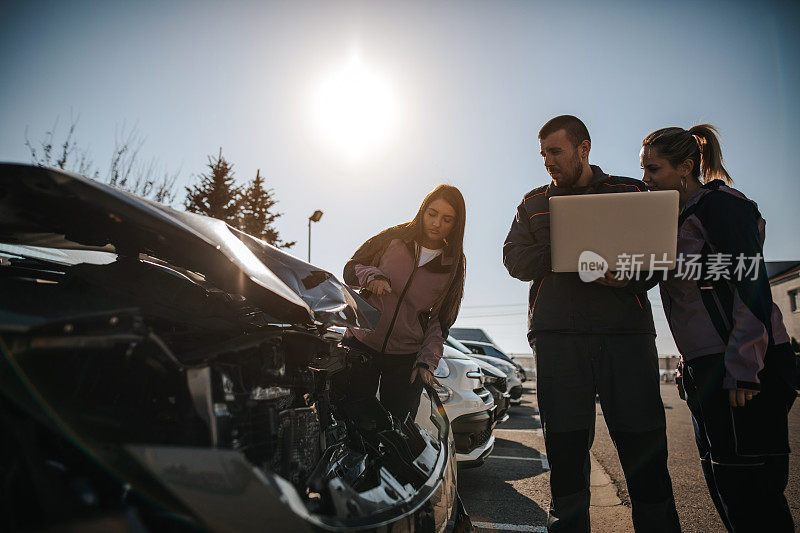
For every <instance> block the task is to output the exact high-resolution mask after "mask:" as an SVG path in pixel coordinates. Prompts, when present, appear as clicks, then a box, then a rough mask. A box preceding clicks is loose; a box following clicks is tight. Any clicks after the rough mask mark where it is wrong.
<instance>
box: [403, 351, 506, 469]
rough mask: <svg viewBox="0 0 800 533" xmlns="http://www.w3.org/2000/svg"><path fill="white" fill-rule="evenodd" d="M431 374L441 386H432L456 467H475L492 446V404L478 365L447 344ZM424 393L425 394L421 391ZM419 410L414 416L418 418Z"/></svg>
mask: <svg viewBox="0 0 800 533" xmlns="http://www.w3.org/2000/svg"><path fill="white" fill-rule="evenodd" d="M433 375H434V376H435V377H436V379H438V380H439V383H441V386H438V385H437V386H434V389H435V390H436V392H437V393H438V395H439V400H440V401H441V402H442V405H443V406H444V410H445V412H446V413H447V418H448V419H450V425H451V428H452V431H453V438H454V439H455V445H456V459H457V460H458V463H459V466H479V465H481V464H483V461H484V459H485V458H486V457H487V456H488V455H489V454H490V453H492V450H493V449H494V435H493V434H492V430H493V429H494V425H495V422H496V415H495V411H496V405H495V402H494V397H493V396H492V393H491V392H490V391H489V390H487V389H486V388H485V387H484V379H485V378H484V375H483V373H482V371H481V369H480V365H479V364H478V363H476V362H475V361H474V360H473V359H472V358H471V357H469V356H466V355H464V354H462V353H461V352H459V351H458V350H456V349H454V348H451V347H449V346H445V347H444V357H442V358H441V359H440V360H439V366H437V367H436V370H435V371H434V373H433ZM423 394H426V393H423ZM421 416H424V415H423V414H422V413H420V414H418V415H417V419H418V420H419V419H420V417H421Z"/></svg>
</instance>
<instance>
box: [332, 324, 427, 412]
mask: <svg viewBox="0 0 800 533" xmlns="http://www.w3.org/2000/svg"><path fill="white" fill-rule="evenodd" d="M344 344H345V345H347V346H348V347H350V349H351V351H353V352H355V353H356V354H357V355H360V356H361V357H360V358H358V359H356V360H355V362H354V363H353V366H352V368H351V369H350V375H349V379H348V390H347V394H348V396H349V397H350V398H351V399H353V400H359V399H364V398H374V397H375V393H376V392H378V389H379V388H380V401H381V403H382V404H383V406H384V407H385V408H386V410H387V411H389V412H390V413H391V414H392V416H394V417H395V418H397V419H399V420H401V421H403V420H405V418H406V416H409V415H410V416H411V420H412V421H413V420H414V418H416V416H417V410H418V409H419V402H420V395H421V394H422V386H423V384H422V379H421V378H417V379H416V380H415V381H414V383H409V382H408V380H409V379H410V378H411V371H412V370H413V369H414V364H415V362H416V360H417V354H416V353H411V354H382V353H380V352H378V351H376V350H373V349H372V348H370V347H369V346H366V345H365V344H363V343H361V342H359V341H358V340H356V339H354V338H352V337H351V338H348V339H346V340H345V342H344Z"/></svg>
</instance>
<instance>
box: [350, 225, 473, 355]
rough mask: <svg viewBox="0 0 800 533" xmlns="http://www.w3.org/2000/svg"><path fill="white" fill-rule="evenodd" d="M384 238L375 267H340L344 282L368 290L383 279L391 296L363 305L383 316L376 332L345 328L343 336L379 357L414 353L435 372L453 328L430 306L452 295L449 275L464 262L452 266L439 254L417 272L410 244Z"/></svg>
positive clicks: (373, 298)
mask: <svg viewBox="0 0 800 533" xmlns="http://www.w3.org/2000/svg"><path fill="white" fill-rule="evenodd" d="M382 235H384V238H388V239H389V243H388V246H387V247H386V249H385V251H384V252H383V254H382V255H381V257H380V259H379V260H378V261H377V265H369V264H366V265H365V264H360V263H357V262H356V261H355V260H352V259H351V260H350V261H348V262H347V264H346V265H345V267H344V281H345V283H347V284H348V285H354V286H358V287H366V286H367V285H368V284H369V283H370V282H371V281H372V280H374V279H377V278H383V279H386V280H388V281H389V283H390V285H391V287H392V292H390V293H386V294H383V295H381V296H375V295H374V294H369V295H367V298H366V299H367V302H369V303H370V304H371V305H373V306H374V307H375V308H377V309H378V310H380V311H381V319H380V321H379V323H378V325H377V327H376V328H375V330H374V331H366V330H358V329H348V332H347V335H348V336H354V337H356V338H357V339H358V340H359V341H360V342H362V343H364V344H366V345H367V346H369V347H370V348H372V349H373V350H375V351H377V352H381V353H385V354H408V353H418V356H417V363H418V364H424V365H425V366H426V367H427V368H428V369H429V370H431V371H433V370H434V369H435V368H436V366H437V365H438V364H439V359H441V357H442V351H443V344H444V339H446V338H447V335H448V332H449V330H450V326H452V324H451V323H448V322H447V320H446V319H445V318H444V317H443V316H442V313H439V312H435V310H434V309H433V307H434V306H435V304H436V302H437V301H440V300H441V298H440V297H442V295H443V294H444V291H446V290H448V289H453V290H455V289H454V288H452V287H450V286H449V285H450V283H449V282H450V278H451V273H452V272H453V268H463V267H462V265H463V262H458V266H456V261H455V260H454V258H453V257H452V256H449V255H444V254H443V255H439V256H438V257H436V258H434V259H432V260H431V261H429V262H428V263H425V264H424V265H422V266H421V267H418V266H417V263H418V262H419V253H418V250H417V246H416V243H415V242H414V240H405V239H402V238H392V236H391V233H389V234H382ZM458 274H459V273H458V272H457V276H456V277H458Z"/></svg>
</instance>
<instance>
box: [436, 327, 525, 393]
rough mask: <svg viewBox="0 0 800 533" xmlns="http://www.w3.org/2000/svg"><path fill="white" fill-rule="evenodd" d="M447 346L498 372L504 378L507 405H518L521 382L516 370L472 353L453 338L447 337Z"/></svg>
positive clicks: (511, 366) (493, 359) (502, 361)
mask: <svg viewBox="0 0 800 533" xmlns="http://www.w3.org/2000/svg"><path fill="white" fill-rule="evenodd" d="M445 342H446V343H447V345H448V346H451V347H453V348H455V349H457V350H459V351H460V352H461V353H464V354H468V355H469V356H470V357H472V358H473V359H475V360H479V361H483V362H484V363H487V364H490V365H492V366H493V367H494V368H496V369H497V370H499V371H500V372H502V373H503V375H504V376H505V378H506V380H505V390H506V391H507V392H508V395H509V403H511V404H517V405H518V404H519V403H520V402H521V398H522V380H521V379H520V376H519V371H518V370H517V368H516V367H515V366H513V365H511V364H509V363H508V362H506V361H504V360H502V359H498V358H496V357H489V356H488V355H482V354H478V353H474V352H472V351H470V349H469V348H467V347H466V346H465V345H464V343H462V342H460V341H459V340H457V339H454V338H453V336H452V335H451V336H449V337H448V338H447V340H446V341H445Z"/></svg>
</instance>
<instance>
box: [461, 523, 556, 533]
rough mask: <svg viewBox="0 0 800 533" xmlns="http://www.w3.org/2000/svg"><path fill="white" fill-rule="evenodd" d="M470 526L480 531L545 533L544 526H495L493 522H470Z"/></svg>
mask: <svg viewBox="0 0 800 533" xmlns="http://www.w3.org/2000/svg"><path fill="white" fill-rule="evenodd" d="M472 526H473V527H476V528H480V529H492V530H494V531H525V532H527V533H546V532H547V528H546V527H544V526H523V525H518V524H496V523H494V522H472Z"/></svg>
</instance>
